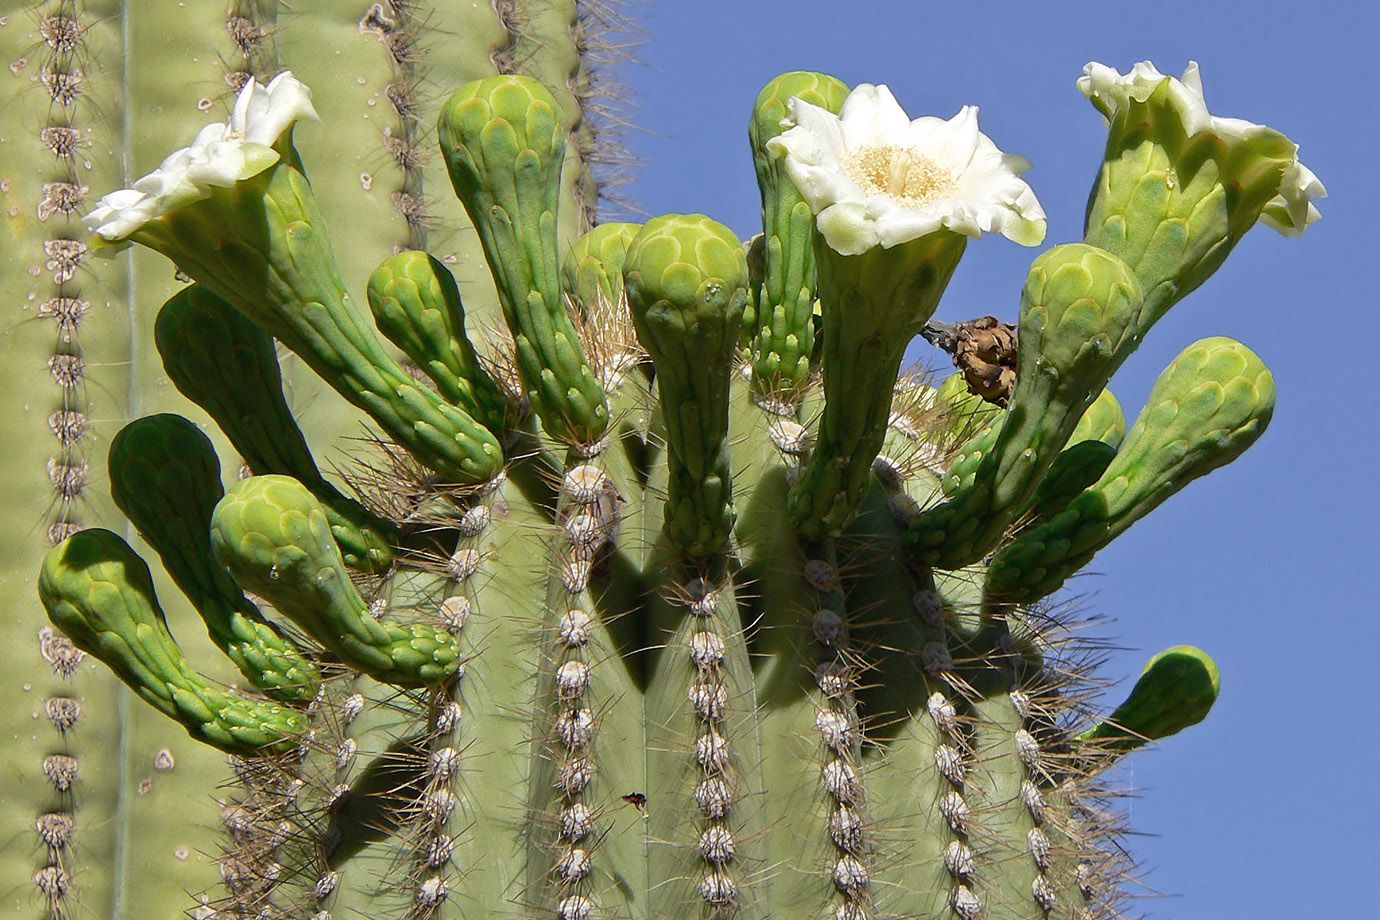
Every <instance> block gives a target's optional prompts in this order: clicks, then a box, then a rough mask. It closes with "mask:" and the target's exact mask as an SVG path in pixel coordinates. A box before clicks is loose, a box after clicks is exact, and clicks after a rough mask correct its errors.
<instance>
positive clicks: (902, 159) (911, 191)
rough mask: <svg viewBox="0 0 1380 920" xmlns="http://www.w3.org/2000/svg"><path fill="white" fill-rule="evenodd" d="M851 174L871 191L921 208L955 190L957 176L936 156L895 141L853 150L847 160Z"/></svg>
mask: <svg viewBox="0 0 1380 920" xmlns="http://www.w3.org/2000/svg"><path fill="white" fill-rule="evenodd" d="M844 171H845V172H846V173H847V174H848V177H849V178H850V179H852V180H853V181H854V182H856V183H858V185H859V186H861V187H862V190H863V191H864V192H865V193H867V194H869V195H885V196H887V197H888V198H891V199H894V200H895V201H897V202H899V203H900V204H902V205H905V206H906V207H910V208H918V207H921V206H922V205H926V204H929V203H930V202H931V201H937V200H939V199H940V198H948V197H951V196H952V195H953V194H954V191H955V186H954V177H953V175H952V174H951V173H950V172H949V171H948V170H946V169H944V168H943V167H941V166H938V165H937V164H935V162H934V161H933V160H930V159H929V158H927V157H925V156H922V155H921V154H919V153H917V152H916V151H915V150H913V149H911V148H909V147H898V146H895V145H894V144H891V145H886V146H881V147H861V148H859V149H857V150H854V151H851V154H850V156H849V159H848V161H847V162H846V163H845V164H844Z"/></svg>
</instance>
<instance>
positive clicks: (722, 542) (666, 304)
mask: <svg viewBox="0 0 1380 920" xmlns="http://www.w3.org/2000/svg"><path fill="white" fill-rule="evenodd" d="M623 277H624V281H625V283H626V285H627V292H628V303H629V306H630V307H631V309H632V315H633V322H634V324H635V325H636V327H637V335H638V339H639V340H640V341H641V342H642V345H643V347H644V348H646V349H647V352H648V353H649V354H650V355H651V356H652V364H653V366H654V367H655V368H656V380H657V387H658V388H659V390H660V393H661V404H662V406H663V407H664V410H663V412H664V416H663V417H664V420H665V424H666V440H667V446H668V449H669V454H670V466H671V469H670V484H669V495H668V497H667V501H666V532H667V535H668V536H669V538H670V539H671V541H672V542H673V543H674V544H675V545H676V546H677V547H679V548H680V549H681V550H682V551H683V552H685V553H686V554H687V555H689V556H707V555H711V554H714V553H718V552H720V551H722V550H723V549H724V548H725V547H726V546H727V545H728V541H729V538H730V536H731V534H732V531H733V520H734V513H733V501H732V498H733V485H732V477H731V474H730V469H729V462H728V400H729V381H730V379H731V377H732V374H733V355H734V350H735V349H736V347H737V344H738V326H739V323H740V322H741V321H742V318H743V308H744V306H745V305H746V303H747V285H748V273H747V259H746V257H745V256H744V253H743V246H742V243H741V242H739V240H738V238H737V237H736V236H734V235H733V232H732V231H731V230H729V229H728V228H727V227H725V226H723V225H722V224H720V223H717V222H715V221H713V220H710V219H709V218H708V217H705V216H704V215H702V214H667V215H663V216H661V217H656V218H653V219H652V220H649V221H648V222H647V224H646V225H645V226H644V227H643V228H642V230H641V231H640V232H639V233H638V234H637V236H636V238H635V239H634V240H633V243H632V245H631V246H630V247H629V248H628V254H627V263H626V264H625V266H624V269H623Z"/></svg>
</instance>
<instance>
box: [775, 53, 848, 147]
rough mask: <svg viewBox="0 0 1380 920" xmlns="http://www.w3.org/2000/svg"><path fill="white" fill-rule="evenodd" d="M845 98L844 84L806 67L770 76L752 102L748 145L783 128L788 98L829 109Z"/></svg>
mask: <svg viewBox="0 0 1380 920" xmlns="http://www.w3.org/2000/svg"><path fill="white" fill-rule="evenodd" d="M847 98H848V84H846V83H844V82H843V81H842V80H840V79H839V78H838V77H833V76H830V75H829V74H827V73H817V72H815V71H810V70H792V71H788V72H787V73H783V74H781V75H780V76H778V77H773V78H772V79H771V80H770V81H768V83H767V85H766V86H764V87H762V91H761V92H760V93H758V94H757V101H756V102H754V103H753V105H752V125H751V133H752V144H753V148H754V149H756V150H761V149H762V145H764V144H766V142H767V141H768V140H770V139H771V138H773V137H776V135H778V134H780V133H781V132H782V131H785V130H786V128H788V127H789V126H790V124H789V122H787V123H786V124H782V122H784V121H786V120H787V119H788V117H789V116H790V109H789V102H790V100H791V99H803V100H804V101H806V102H808V103H810V104H811V105H816V106H819V107H820V108H822V109H825V110H826V111H829V112H837V111H838V110H839V109H841V108H843V100H845V99H847Z"/></svg>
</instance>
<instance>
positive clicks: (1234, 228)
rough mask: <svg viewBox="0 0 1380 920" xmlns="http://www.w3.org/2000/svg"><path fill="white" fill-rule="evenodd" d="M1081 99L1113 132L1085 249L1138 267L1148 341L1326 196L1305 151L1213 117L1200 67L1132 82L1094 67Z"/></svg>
mask: <svg viewBox="0 0 1380 920" xmlns="http://www.w3.org/2000/svg"><path fill="white" fill-rule="evenodd" d="M1078 88H1079V89H1080V90H1082V92H1083V94H1084V95H1085V96H1087V97H1088V98H1089V100H1091V101H1092V103H1093V105H1095V106H1096V107H1097V108H1098V110H1099V111H1101V112H1102V114H1103V116H1105V117H1106V119H1107V121H1108V125H1109V137H1108V140H1107V152H1106V154H1105V157H1104V162H1103V164H1102V170H1101V172H1100V173H1099V175H1098V178H1097V182H1096V184H1095V185H1094V187H1093V192H1092V198H1091V200H1090V201H1089V205H1088V214H1087V232H1086V240H1087V242H1088V243H1091V244H1092V245H1094V246H1099V247H1101V248H1103V249H1106V250H1107V251H1109V252H1114V253H1116V254H1117V255H1118V256H1120V257H1121V258H1122V259H1123V260H1124V261H1126V263H1127V264H1129V265H1131V266H1132V267H1133V268H1134V269H1135V272H1136V277H1137V278H1139V279H1140V282H1141V286H1142V287H1143V288H1144V289H1145V302H1146V310H1145V312H1144V313H1143V314H1142V316H1141V320H1140V333H1141V334H1142V335H1144V334H1145V332H1147V331H1148V330H1149V328H1150V327H1151V326H1152V325H1153V324H1154V323H1155V321H1156V320H1158V319H1159V318H1160V317H1161V316H1163V315H1164V313H1165V311H1167V310H1168V309H1169V308H1170V307H1171V306H1173V305H1174V304H1175V303H1176V302H1178V301H1179V300H1181V299H1182V298H1183V297H1185V296H1186V295H1187V294H1188V293H1189V292H1190V291H1192V290H1194V289H1195V288H1196V287H1198V285H1200V284H1202V283H1203V282H1204V281H1206V280H1207V279H1208V277H1209V276H1210V275H1211V274H1212V273H1213V272H1214V271H1216V270H1217V268H1218V266H1220V265H1221V264H1222V261H1223V260H1224V259H1226V257H1227V255H1228V253H1230V252H1231V250H1232V248H1233V247H1234V246H1235V245H1236V243H1237V241H1239V240H1240V239H1241V237H1242V236H1244V235H1245V233H1246V231H1247V230H1249V229H1250V228H1251V227H1252V226H1254V225H1255V223H1256V221H1257V220H1263V221H1264V222H1265V223H1267V224H1269V225H1270V226H1272V227H1274V228H1275V229H1276V230H1279V231H1280V232H1281V233H1284V234H1286V235H1291V236H1297V235H1298V234H1301V233H1302V232H1303V231H1304V229H1305V228H1306V227H1307V226H1308V225H1309V224H1310V223H1312V222H1313V221H1315V220H1317V219H1318V211H1317V208H1315V207H1314V206H1313V203H1312V200H1313V199H1314V198H1320V197H1323V196H1324V195H1326V194H1327V192H1326V190H1325V189H1324V188H1323V186H1322V183H1321V182H1319V181H1318V178H1317V176H1315V175H1313V173H1312V172H1311V171H1310V170H1309V169H1308V168H1307V167H1306V166H1304V165H1303V164H1302V163H1300V162H1299V159H1298V145H1297V144H1295V143H1294V142H1293V141H1291V140H1289V138H1287V137H1285V136H1284V135H1283V134H1280V133H1279V132H1278V131H1275V130H1273V129H1271V128H1267V127H1265V126H1264V125H1257V124H1252V123H1251V122H1248V121H1243V120H1241V119H1238V118H1220V117H1217V116H1214V115H1211V114H1210V113H1209V112H1208V110H1207V104H1206V102H1205V101H1204V99H1203V87H1202V81H1201V80H1200V78H1199V76H1198V65H1197V64H1196V63H1192V62H1190V63H1189V65H1188V69H1187V70H1185V71H1184V74H1183V76H1182V77H1181V78H1179V79H1175V78H1174V77H1168V76H1165V75H1163V74H1161V73H1160V72H1159V71H1158V70H1156V69H1155V68H1154V66H1153V65H1152V64H1150V63H1149V62H1143V63H1140V64H1137V65H1136V66H1135V67H1134V68H1133V69H1132V70H1131V72H1130V73H1128V74H1125V75H1122V74H1120V73H1117V72H1116V71H1115V70H1113V69H1112V68H1110V67H1106V66H1104V65H1102V64H1096V63H1093V64H1089V65H1088V66H1087V67H1086V68H1084V72H1083V76H1082V77H1081V78H1080V79H1079V80H1078Z"/></svg>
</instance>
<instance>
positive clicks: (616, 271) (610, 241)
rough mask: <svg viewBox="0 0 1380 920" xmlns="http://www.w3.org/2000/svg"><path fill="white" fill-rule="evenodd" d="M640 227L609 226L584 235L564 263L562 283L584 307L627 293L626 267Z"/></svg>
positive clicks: (609, 224)
mask: <svg viewBox="0 0 1380 920" xmlns="http://www.w3.org/2000/svg"><path fill="white" fill-rule="evenodd" d="M641 229H642V226H641V225H640V224H628V223H607V224H600V225H599V226H597V227H595V228H593V229H592V230H589V231H588V232H586V233H583V234H581V235H580V237H579V238H578V239H577V240H575V242H574V243H573V244H572V245H571V247H570V251H569V252H568V253H566V256H565V261H564V262H563V263H561V282H562V284H563V285H564V287H565V289H566V291H567V292H568V293H570V294H571V295H572V296H574V297H575V299H576V300H577V301H579V302H580V303H583V304H585V305H586V306H589V305H590V304H589V300H590V298H592V297H594V296H596V295H597V296H602V297H606V298H610V299H611V298H613V297H616V296H617V295H618V294H620V293H621V292H622V290H623V265H624V264H625V263H626V261H627V256H628V247H629V246H630V245H632V241H633V238H634V237H636V236H637V233H638V231H639V230H641Z"/></svg>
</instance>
